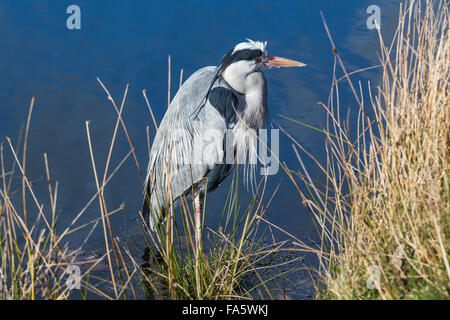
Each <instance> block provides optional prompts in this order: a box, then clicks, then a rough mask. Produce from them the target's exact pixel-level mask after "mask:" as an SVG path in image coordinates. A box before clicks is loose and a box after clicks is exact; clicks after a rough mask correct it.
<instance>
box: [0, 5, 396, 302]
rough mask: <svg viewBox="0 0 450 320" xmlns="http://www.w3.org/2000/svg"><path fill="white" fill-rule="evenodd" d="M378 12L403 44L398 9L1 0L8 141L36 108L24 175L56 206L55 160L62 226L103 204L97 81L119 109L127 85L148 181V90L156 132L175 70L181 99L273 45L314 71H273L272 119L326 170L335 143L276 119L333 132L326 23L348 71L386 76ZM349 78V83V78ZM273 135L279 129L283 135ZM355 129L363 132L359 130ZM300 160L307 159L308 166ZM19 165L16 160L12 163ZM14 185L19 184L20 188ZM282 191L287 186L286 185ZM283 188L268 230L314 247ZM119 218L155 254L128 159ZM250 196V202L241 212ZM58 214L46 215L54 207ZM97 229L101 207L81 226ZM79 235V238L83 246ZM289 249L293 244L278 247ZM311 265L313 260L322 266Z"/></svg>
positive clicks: (303, 217) (124, 232)
mask: <svg viewBox="0 0 450 320" xmlns="http://www.w3.org/2000/svg"><path fill="white" fill-rule="evenodd" d="M71 4H76V5H78V6H79V7H80V8H81V30H69V29H67V27H66V19H67V17H68V14H66V8H67V7H68V6H69V5H71ZM371 4H376V5H379V6H380V8H381V22H382V30H381V31H382V34H383V35H384V36H385V37H386V39H387V40H389V39H390V38H391V37H392V35H393V31H394V25H395V23H396V18H397V13H398V5H399V1H393V0H379V1H372V0H371V1H366V0H363V1H353V2H350V1H327V0H318V1H298V0H297V1H294V0H290V1H164V2H162V1H118V0H114V1H76V2H73V1H51V0H47V1H33V2H31V1H2V2H1V3H0V74H1V79H0V140H2V141H3V138H4V137H5V136H9V137H11V138H12V140H13V141H17V139H18V136H19V128H20V126H21V125H22V124H23V123H24V122H25V121H26V116H27V113H28V106H29V103H30V100H31V97H33V96H34V97H35V98H36V103H35V108H34V111H33V115H32V122H31V127H30V135H29V140H28V152H27V154H28V164H27V175H28V178H29V179H30V180H36V183H35V187H34V188H35V190H36V193H37V195H38V197H40V199H43V200H42V201H43V202H45V201H47V200H46V199H47V198H48V193H47V184H46V182H45V179H41V178H42V177H44V171H43V169H44V165H43V156H42V154H43V153H44V152H45V153H47V154H48V158H49V164H50V168H51V175H52V177H53V178H54V179H55V180H58V182H59V190H58V204H57V212H58V213H59V214H60V216H61V218H60V220H59V223H60V224H61V225H62V226H63V227H65V226H66V225H67V223H69V222H70V221H72V219H73V217H74V216H75V215H76V214H77V213H78V212H79V211H80V210H81V209H82V208H83V206H84V205H85V204H86V202H87V201H88V200H89V199H90V198H91V197H92V195H94V194H95V192H96V186H95V182H94V179H93V173H92V167H91V163H90V157H89V150H88V144H87V139H86V132H85V121H86V120H91V124H90V126H91V133H92V143H93V146H94V153H95V157H96V163H97V166H98V167H99V171H100V172H103V168H104V163H105V161H106V155H107V153H108V148H109V144H110V141H111V137H112V132H113V128H114V123H115V119H116V113H115V111H114V109H113V107H112V105H111V104H110V103H109V102H108V101H107V99H106V95H105V93H104V91H103V89H102V88H101V87H100V85H99V84H98V82H97V81H96V77H99V78H100V79H101V80H102V81H103V82H104V83H105V85H106V86H107V87H108V90H109V91H110V92H111V94H112V96H113V97H114V98H115V99H116V102H117V103H118V104H120V101H121V98H122V95H123V92H124V89H125V86H126V84H127V83H128V84H130V88H129V92H128V97H127V100H126V104H125V108H124V113H123V118H124V121H125V123H126V124H127V128H128V131H129V134H130V137H131V139H132V142H133V144H134V146H135V147H136V154H137V157H138V160H139V162H140V164H141V167H142V168H143V170H145V168H146V165H147V157H148V155H147V142H146V129H145V128H146V126H150V135H151V137H152V136H153V135H154V130H153V125H152V122H151V118H150V116H149V113H148V110H147V107H146V104H145V101H144V98H143V96H142V90H143V89H146V90H147V94H148V97H149V100H150V104H151V105H152V108H153V110H154V112H155V117H156V119H157V121H158V122H159V121H160V120H161V119H162V117H163V115H164V112H165V110H166V108H167V80H168V79H167V77H168V75H167V73H168V72H167V64H168V63H167V61H168V55H171V61H172V68H171V70H172V73H171V75H172V80H173V81H172V92H171V95H172V96H174V94H175V93H176V88H177V87H178V81H179V74H180V70H181V69H183V70H184V79H186V78H187V77H188V76H189V75H190V74H192V73H193V72H194V71H195V70H197V69H199V68H200V67H203V66H207V65H216V64H217V63H218V62H219V61H220V59H221V57H222V56H223V55H224V54H225V53H226V52H227V51H228V50H229V49H230V48H232V47H233V46H234V45H235V44H237V43H238V42H241V41H243V40H245V38H250V39H253V40H263V41H268V51H269V53H270V54H273V55H278V56H282V57H286V58H291V59H295V60H299V61H303V62H305V63H306V64H307V65H308V67H306V68H301V69H279V70H268V71H266V72H265V75H266V78H267V81H268V87H269V109H270V116H271V119H272V121H275V122H276V123H278V124H279V125H281V126H282V127H283V128H284V129H286V130H287V131H288V132H289V133H290V134H292V135H293V136H294V137H295V138H296V139H297V140H298V141H299V142H300V143H301V144H302V145H303V146H304V147H305V148H306V149H307V150H308V151H309V152H311V154H313V155H314V156H315V157H316V158H317V159H318V160H319V161H323V160H324V159H325V158H324V156H325V152H324V150H325V149H324V136H323V135H321V134H320V133H319V132H316V131H314V130H311V129H309V128H306V127H303V126H299V125H297V124H293V123H291V122H289V121H287V120H284V119H282V118H280V117H279V115H284V116H288V117H291V118H294V119H296V120H299V121H302V122H304V123H307V124H309V125H312V126H316V127H322V128H323V127H325V125H326V122H325V120H326V117H325V113H324V111H323V110H322V109H321V108H320V107H318V105H317V102H318V101H322V102H324V103H326V101H327V99H328V94H329V90H330V84H331V79H332V78H331V77H332V68H333V62H334V57H333V55H332V53H331V46H330V43H329V40H328V38H327V36H326V33H325V30H324V28H323V25H322V22H321V17H320V14H319V12H320V11H321V10H322V11H323V12H324V15H325V17H326V19H327V22H328V25H329V27H330V30H331V32H332V34H333V37H334V41H335V43H336V45H337V47H338V50H339V52H340V54H341V56H342V58H343V60H344V63H345V64H346V67H347V69H348V71H349V72H351V71H354V70H358V69H361V68H366V67H369V66H373V65H376V64H377V63H378V57H377V54H378V51H379V50H378V48H379V45H378V34H377V32H376V31H375V30H369V29H368V28H367V27H366V19H367V18H368V16H369V15H368V14H367V13H366V8H367V7H368V6H369V5H371ZM338 75H342V72H340V70H338ZM378 76H379V71H377V70H371V71H365V72H362V73H359V74H357V75H355V76H354V77H352V81H353V82H354V83H355V84H356V83H357V81H362V84H363V85H366V84H367V81H369V80H370V81H372V82H374V83H376V82H377V81H378ZM342 96H343V97H342V98H343V104H342V107H343V109H344V110H343V111H342V112H343V114H346V113H347V111H348V110H350V113H349V114H350V120H354V119H355V117H356V115H357V106H356V105H355V103H354V100H352V99H351V97H350V95H349V94H348V90H346V88H345V86H344V88H343V92H342ZM275 122H272V125H273V126H274V127H276V124H275ZM350 123H354V121H350ZM128 151H129V146H128V143H127V141H126V139H125V137H124V135H123V133H122V132H120V134H119V137H118V140H117V143H116V147H115V150H114V153H113V158H112V165H111V166H112V167H115V166H116V165H117V164H118V162H119V161H120V160H121V159H122V157H123V156H124V155H125V154H126V153H127V152H128ZM302 155H304V154H303V153H302ZM280 157H281V160H282V161H285V162H286V163H287V165H288V166H289V167H290V168H291V169H294V170H298V169H299V164H298V162H297V160H296V158H295V156H294V153H293V151H292V148H291V142H290V140H289V139H288V138H287V137H286V136H285V135H283V134H281V135H280ZM9 160H11V159H9ZM305 162H306V165H307V167H308V170H309V172H310V175H311V176H314V177H317V178H318V179H319V180H320V179H321V177H322V176H321V174H320V172H319V170H318V169H317V167H316V166H315V165H314V164H313V162H312V161H308V160H307V158H306V157H305ZM17 181H20V179H19V178H17ZM280 182H281V184H280ZM279 184H280V188H279V190H278V192H277V195H276V196H275V197H274V199H273V201H272V203H271V205H270V207H269V209H268V212H267V214H268V217H269V218H270V220H271V221H272V222H273V223H275V224H276V225H278V226H280V227H281V228H283V229H285V230H286V231H288V232H290V233H292V234H294V235H295V236H296V237H298V238H299V239H301V240H304V241H307V243H309V244H311V240H317V235H316V232H315V230H314V227H313V224H312V221H311V217H310V215H309V213H308V211H307V210H306V209H305V208H304V207H303V206H302V205H301V201H300V198H299V196H298V194H297V193H296V192H295V189H294V188H293V185H292V183H291V182H289V179H288V177H287V176H286V174H285V173H283V172H282V171H281V170H280V172H279V173H278V174H277V175H275V176H272V177H271V178H270V180H269V186H268V190H267V193H268V194H270V193H271V192H273V191H274V190H275V189H276V187H277V185H279ZM228 186H229V184H227V183H225V184H224V185H223V186H222V187H221V188H220V189H219V190H217V191H216V192H214V193H211V194H210V195H209V197H208V207H207V215H206V224H207V225H209V226H214V225H215V224H216V223H217V216H218V215H220V213H221V210H222V207H223V203H224V201H225V196H226V193H227V191H228ZM105 196H106V199H107V201H108V207H109V208H110V209H114V208H117V207H118V206H119V205H120V204H121V203H125V210H124V211H122V212H121V213H118V214H117V215H115V216H114V217H113V218H112V227H113V231H114V232H115V233H116V234H118V235H119V237H121V238H122V239H124V241H125V243H128V244H129V245H130V246H131V247H134V248H137V249H138V250H137V251H139V249H142V250H143V248H144V247H145V245H144V244H143V243H140V242H139V240H138V239H140V238H139V237H138V235H137V234H138V233H139V231H138V228H137V227H136V218H137V216H138V214H137V210H139V209H140V208H141V201H142V187H141V182H140V177H139V174H138V171H137V170H136V166H135V164H134V161H133V159H132V158H129V159H128V160H127V162H126V163H125V164H124V165H123V167H122V168H121V169H120V170H119V172H118V173H117V174H116V176H115V177H114V178H113V179H112V180H111V183H110V184H109V185H108V187H107V190H106V191H105ZM249 199H250V195H249V194H248V193H247V192H245V191H243V192H242V195H241V202H242V205H243V206H245V205H246V204H247V203H248V200H249ZM47 208H48V206H47ZM98 216H99V210H98V203H97V202H94V203H93V204H92V205H91V207H90V208H89V210H88V211H87V212H86V214H85V215H84V216H83V217H82V219H81V220H80V223H82V222H86V221H90V220H92V219H94V218H97V217H98ZM84 236H85V233H83V232H80V233H78V234H77V235H75V236H73V237H72V238H71V242H72V243H74V245H75V244H76V243H77V242H79V241H81V240H83V239H84ZM279 236H280V239H279V240H283V239H285V238H286V237H285V236H284V238H283V235H279ZM96 247H98V248H97V249H98V250H99V251H100V252H102V250H104V245H103V233H102V231H101V228H98V230H97V231H96V232H95V233H94V234H93V236H92V239H91V242H90V248H96ZM313 260H314V259H311V263H314V262H313ZM290 286H291V290H290V291H291V292H292V293H291V295H292V296H293V297H294V298H304V297H308V295H309V294H311V290H312V286H311V283H309V282H308V279H307V278H306V273H305V278H304V279H300V280H298V282H295V283H293V284H290Z"/></svg>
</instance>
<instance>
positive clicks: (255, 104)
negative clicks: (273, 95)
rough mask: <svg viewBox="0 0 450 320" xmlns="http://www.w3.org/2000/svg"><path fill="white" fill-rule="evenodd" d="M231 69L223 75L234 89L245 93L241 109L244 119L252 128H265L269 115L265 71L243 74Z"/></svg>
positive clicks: (242, 93)
mask: <svg viewBox="0 0 450 320" xmlns="http://www.w3.org/2000/svg"><path fill="white" fill-rule="evenodd" d="M231 71H234V72H231ZM231 71H230V70H229V68H227V69H226V70H225V71H224V73H223V74H222V77H223V79H224V80H225V81H226V82H227V83H228V85H229V86H230V87H231V88H233V90H235V91H236V92H238V93H240V94H241V95H243V97H242V98H243V100H244V102H245V103H244V104H243V105H241V106H240V107H241V108H243V109H241V108H240V110H239V112H240V113H241V117H242V119H243V120H244V121H245V122H246V124H247V125H248V126H249V127H250V128H253V129H260V128H263V127H264V125H265V122H266V120H267V117H268V110H267V84H266V79H265V78H264V75H263V73H262V72H260V71H257V72H251V73H249V74H247V75H243V74H242V73H241V74H240V72H239V71H238V70H231Z"/></svg>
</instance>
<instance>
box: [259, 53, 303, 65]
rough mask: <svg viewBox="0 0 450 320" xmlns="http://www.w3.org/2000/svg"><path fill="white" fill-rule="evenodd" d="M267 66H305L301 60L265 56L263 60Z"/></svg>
mask: <svg viewBox="0 0 450 320" xmlns="http://www.w3.org/2000/svg"><path fill="white" fill-rule="evenodd" d="M263 63H264V65H265V66H266V67H267V68H281V67H305V66H306V64H304V63H303V62H299V61H295V60H290V59H286V58H281V57H277V56H270V55H269V56H267V57H265V59H264V61H263Z"/></svg>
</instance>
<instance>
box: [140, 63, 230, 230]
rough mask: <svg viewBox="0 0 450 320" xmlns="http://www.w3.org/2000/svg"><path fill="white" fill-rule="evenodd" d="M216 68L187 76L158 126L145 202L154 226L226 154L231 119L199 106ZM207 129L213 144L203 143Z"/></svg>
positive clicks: (146, 214) (211, 108)
mask: <svg viewBox="0 0 450 320" xmlns="http://www.w3.org/2000/svg"><path fill="white" fill-rule="evenodd" d="M215 70H216V68H215V67H206V68H202V69H200V70H198V71H197V72H195V73H194V74H193V75H192V76H190V77H189V78H188V79H187V80H186V82H185V83H184V84H183V85H182V86H181V88H180V90H179V91H178V92H177V94H176V95H175V97H174V98H173V100H172V102H171V104H170V106H169V108H168V110H167V112H166V114H165V116H164V118H163V120H162V121H161V124H160V126H159V128H158V131H157V134H156V136H155V139H154V141H153V145H152V148H151V155H150V162H149V166H148V169H147V177H146V186H147V187H146V190H145V201H144V208H143V214H144V218H146V219H145V220H146V221H148V222H149V225H150V227H151V229H152V230H154V227H155V225H156V224H157V223H159V222H160V220H161V216H160V214H164V210H165V209H166V208H168V205H169V204H170V200H169V199H172V200H174V201H176V200H177V199H179V198H180V197H181V196H182V195H186V194H188V193H190V191H191V189H192V186H195V185H196V184H198V182H199V181H200V180H201V179H203V178H204V177H205V176H206V174H207V173H208V172H209V171H210V170H211V169H212V168H213V167H214V166H215V164H216V163H217V162H218V159H219V161H220V160H222V159H223V149H224V148H223V136H224V134H225V131H226V123H225V119H224V118H223V117H222V116H221V115H220V113H219V112H218V111H217V110H216V109H215V108H213V107H211V105H210V104H209V103H206V105H205V107H204V108H201V110H200V111H199V112H197V111H198V106H199V105H200V104H201V102H202V101H203V99H204V98H205V96H206V94H207V92H208V89H209V88H210V85H211V82H212V81H213V80H214V77H215ZM194 113H197V114H196V115H195V116H194ZM210 131H211V132H210ZM205 134H206V136H208V139H209V141H210V142H211V143H208V148H209V149H208V148H206V149H205V148H204V146H203V137H204V136H205ZM147 217H148V218H147Z"/></svg>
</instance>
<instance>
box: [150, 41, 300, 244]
mask: <svg viewBox="0 0 450 320" xmlns="http://www.w3.org/2000/svg"><path fill="white" fill-rule="evenodd" d="M266 45H267V42H260V41H252V40H247V41H246V42H242V43H239V44H237V45H236V46H234V47H233V48H232V49H231V50H230V51H229V52H228V53H227V54H226V55H225V56H224V57H223V58H222V61H221V62H220V63H219V65H218V66H217V67H215V66H210V67H204V68H202V69H199V70H198V71H196V72H195V73H194V74H192V75H191V76H190V77H189V78H188V79H187V80H186V81H185V82H184V84H183V85H182V86H181V88H180V89H179V90H178V92H177V94H176V95H175V97H174V98H173V100H172V102H171V103H170V106H169V108H168V110H167V111H166V114H165V115H164V118H163V120H162V122H161V124H160V126H159V128H158V130H157V133H156V136H155V138H154V141H153V144H152V147H151V151H150V162H149V165H148V170H147V177H146V188H145V190H144V193H145V197H144V205H143V212H142V213H143V217H144V220H145V221H146V223H148V225H149V226H150V229H151V230H152V231H154V230H155V227H156V226H157V225H158V224H159V223H160V222H161V221H162V220H163V219H165V215H166V212H167V210H168V209H169V208H170V206H171V205H177V204H179V202H180V200H181V199H182V198H183V197H185V196H192V197H193V198H194V207H195V210H194V211H195V236H196V243H197V244H198V243H199V242H200V236H201V213H202V205H203V199H204V196H205V193H206V192H211V191H214V190H215V189H216V188H217V187H218V186H219V185H220V184H221V183H222V182H223V181H224V179H225V178H226V177H227V176H228V175H229V174H230V171H231V169H232V167H233V164H234V163H236V160H235V159H248V160H247V161H248V162H251V163H254V161H251V160H250V158H251V159H253V160H254V159H255V157H256V147H257V146H256V141H255V139H253V137H255V136H257V134H258V132H259V129H262V128H264V127H265V125H266V123H267V119H268V109H267V83H266V79H265V77H264V75H263V73H262V70H264V69H269V68H279V67H302V66H305V64H304V63H301V62H298V61H294V60H289V59H285V58H281V57H276V56H271V55H269V54H268V53H267V51H266ZM205 142H206V143H205ZM169 193H170V196H169ZM170 199H171V200H172V201H171V200H170Z"/></svg>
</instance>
